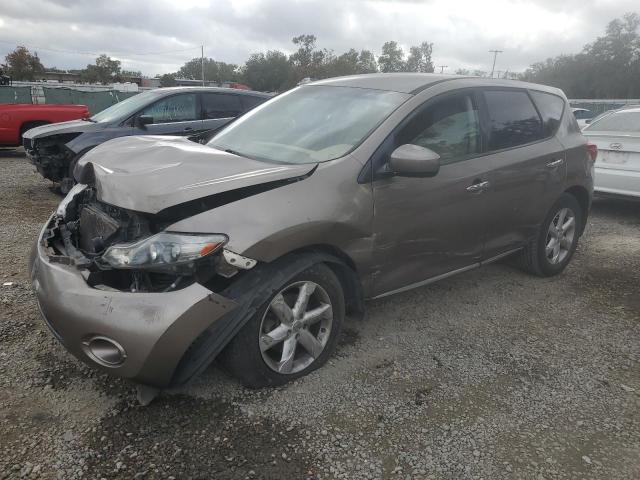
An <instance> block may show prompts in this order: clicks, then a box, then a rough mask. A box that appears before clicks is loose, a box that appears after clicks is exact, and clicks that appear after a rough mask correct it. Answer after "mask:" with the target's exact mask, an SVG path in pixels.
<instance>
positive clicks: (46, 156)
mask: <svg viewBox="0 0 640 480" xmlns="http://www.w3.org/2000/svg"><path fill="white" fill-rule="evenodd" d="M78 135H80V133H79V132H78V133H65V134H60V135H50V136H47V137H43V138H38V139H34V140H30V139H25V140H24V147H25V151H26V153H27V155H28V156H29V158H30V159H31V162H32V163H33V164H34V165H35V167H36V168H37V170H38V172H39V173H40V174H41V175H42V176H43V177H44V178H47V179H49V180H51V181H53V182H60V181H61V180H63V179H65V178H68V177H70V173H69V169H70V164H71V162H72V161H73V159H74V158H75V157H76V153H75V152H74V151H72V150H71V149H70V148H69V147H67V146H66V144H67V143H69V142H70V141H71V140H73V139H74V138H76V137H77V136H78Z"/></svg>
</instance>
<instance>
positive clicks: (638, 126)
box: [585, 111, 640, 132]
mask: <svg viewBox="0 0 640 480" xmlns="http://www.w3.org/2000/svg"><path fill="white" fill-rule="evenodd" d="M585 130H593V131H601V132H640V112H624V111H622V112H616V113H612V114H611V115H606V116H604V117H602V118H600V119H599V120H595V121H594V122H593V123H592V124H591V125H589V127H588V128H586V129H585Z"/></svg>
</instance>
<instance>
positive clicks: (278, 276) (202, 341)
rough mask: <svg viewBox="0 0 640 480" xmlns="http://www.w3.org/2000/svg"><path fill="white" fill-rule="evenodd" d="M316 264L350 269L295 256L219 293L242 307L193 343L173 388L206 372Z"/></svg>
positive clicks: (319, 257) (328, 258) (313, 256)
mask: <svg viewBox="0 0 640 480" xmlns="http://www.w3.org/2000/svg"><path fill="white" fill-rule="evenodd" d="M317 263H328V264H329V265H330V266H331V265H334V266H336V265H341V266H344V267H346V268H349V267H348V266H346V265H345V264H344V262H343V261H342V260H340V259H338V258H337V257H334V256H333V255H329V254H326V253H323V252H309V253H307V252H305V253H292V254H289V255H285V256H284V257H281V258H279V259H278V260H276V261H274V262H272V263H262V264H259V265H257V266H256V267H255V268H253V269H252V270H250V271H248V272H246V273H245V274H244V275H243V276H242V277H241V278H239V279H238V280H237V281H235V282H234V283H232V284H231V285H230V286H229V287H227V288H226V289H225V290H224V291H222V292H220V295H222V296H223V297H225V298H229V299H231V300H233V301H234V302H235V303H237V304H238V305H239V307H238V308H237V309H236V310H234V311H232V312H230V313H228V314H227V315H225V316H223V317H222V318H220V319H219V320H218V321H217V322H215V323H214V324H213V325H212V326H211V327H209V328H208V329H206V330H205V331H204V332H202V333H201V334H200V335H199V336H198V337H197V338H196V339H195V340H194V342H193V343H192V344H191V346H190V347H189V348H188V349H187V351H186V352H185V354H184V356H183V357H182V359H181V360H180V363H179V364H178V366H177V367H176V370H175V371H174V373H173V377H172V379H171V383H170V385H171V387H175V386H179V385H183V384H185V383H187V382H188V381H189V380H191V379H192V378H194V377H196V376H197V375H199V374H200V373H201V372H202V371H204V370H205V369H206V368H207V367H208V366H209V365H210V364H211V363H212V362H213V360H214V359H215V357H216V356H217V355H218V354H219V353H220V352H221V351H222V350H223V349H224V347H226V346H227V344H228V343H229V342H230V341H231V339H232V338H233V337H234V336H235V335H236V334H237V333H238V332H239V331H240V330H241V329H242V327H244V326H245V324H246V323H247V322H248V321H249V319H251V318H252V317H253V315H255V314H256V312H257V311H258V309H259V308H260V307H261V306H262V305H263V304H264V303H265V302H266V301H267V300H268V299H269V298H271V296H273V295H275V294H276V293H277V291H278V289H279V288H281V287H282V285H284V284H285V283H286V282H287V281H289V280H290V279H292V278H293V277H295V276H296V275H297V274H298V273H300V272H302V271H304V270H306V269H307V268H309V267H311V266H312V265H314V264H317Z"/></svg>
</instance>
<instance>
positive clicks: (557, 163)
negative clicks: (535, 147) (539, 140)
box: [547, 158, 564, 168]
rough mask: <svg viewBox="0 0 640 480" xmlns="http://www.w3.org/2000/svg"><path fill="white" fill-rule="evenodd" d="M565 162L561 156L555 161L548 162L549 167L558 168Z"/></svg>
mask: <svg viewBox="0 0 640 480" xmlns="http://www.w3.org/2000/svg"><path fill="white" fill-rule="evenodd" d="M563 163H564V159H562V158H559V159H558V160H554V161H553V162H549V163H547V168H556V167H559V166H560V165H562V164H563Z"/></svg>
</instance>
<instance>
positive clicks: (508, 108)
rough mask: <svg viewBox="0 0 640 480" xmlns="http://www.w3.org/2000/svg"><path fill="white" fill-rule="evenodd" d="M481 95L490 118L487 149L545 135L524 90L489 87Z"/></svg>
mask: <svg viewBox="0 0 640 480" xmlns="http://www.w3.org/2000/svg"><path fill="white" fill-rule="evenodd" d="M484 97H485V100H486V102H487V110H488V113H489V118H490V120H491V130H490V136H489V150H502V149H505V148H512V147H517V146H518V145H524V144H526V143H530V142H534V141H536V140H540V139H542V138H544V135H543V130H542V122H541V120H540V117H539V116H538V112H537V111H536V109H535V107H534V106H533V103H531V99H530V98H529V95H527V93H526V92H524V91H520V90H489V91H486V92H484Z"/></svg>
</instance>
